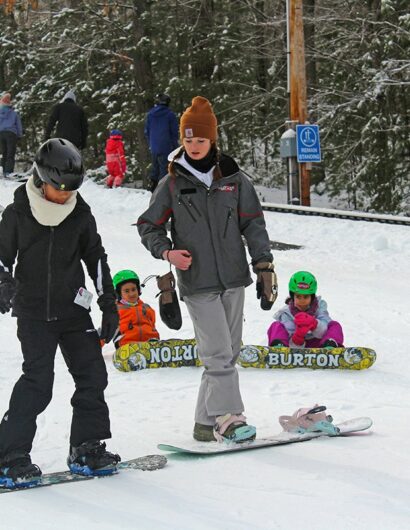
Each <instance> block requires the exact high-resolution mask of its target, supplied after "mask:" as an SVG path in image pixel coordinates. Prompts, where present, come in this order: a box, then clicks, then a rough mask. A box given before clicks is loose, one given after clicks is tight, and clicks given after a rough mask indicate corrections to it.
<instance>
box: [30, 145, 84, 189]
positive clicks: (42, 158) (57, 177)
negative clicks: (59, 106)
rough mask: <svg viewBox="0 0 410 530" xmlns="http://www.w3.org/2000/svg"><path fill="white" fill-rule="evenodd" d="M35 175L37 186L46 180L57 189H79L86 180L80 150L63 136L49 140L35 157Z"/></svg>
mask: <svg viewBox="0 0 410 530" xmlns="http://www.w3.org/2000/svg"><path fill="white" fill-rule="evenodd" d="M33 176H34V184H35V186H36V187H37V188H39V187H40V186H41V184H42V183H43V182H45V183H46V184H50V185H51V186H53V188H55V189H56V190H61V191H74V190H77V189H78V188H79V187H80V186H81V184H82V183H83V180H84V166H83V161H82V158H81V153H80V151H79V150H78V149H77V148H76V146H75V145H74V144H72V143H71V142H69V141H68V140H65V139H63V138H51V139H50V140H47V141H46V142H44V143H43V144H42V145H41V146H40V148H39V150H38V151H37V154H36V156H35V158H34V167H33Z"/></svg>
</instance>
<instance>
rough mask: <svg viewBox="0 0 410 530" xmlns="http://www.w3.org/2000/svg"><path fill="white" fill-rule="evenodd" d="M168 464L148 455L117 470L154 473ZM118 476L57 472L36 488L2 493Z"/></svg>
mask: <svg viewBox="0 0 410 530" xmlns="http://www.w3.org/2000/svg"><path fill="white" fill-rule="evenodd" d="M166 463H167V459H166V458H165V456H162V455H147V456H140V457H139V458H134V459H133V460H126V461H124V462H119V463H118V464H117V468H118V470H119V471H121V470H123V469H139V470H141V471H154V470H156V469H162V468H163V467H164V466H165V465H166ZM113 475H117V473H113V474H112V475H103V476H100V477H98V476H97V477H90V476H85V475H76V474H73V473H71V471H56V472H55V473H45V474H44V475H43V476H42V477H41V482H39V483H38V484H36V485H34V486H30V487H28V488H2V487H1V486H0V494H1V493H11V492H13V491H27V490H29V489H34V488H43V487H44V486H54V485H56V484H66V483H68V482H81V481H84V480H92V479H96V478H105V477H112V476H113Z"/></svg>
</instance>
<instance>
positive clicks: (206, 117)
mask: <svg viewBox="0 0 410 530" xmlns="http://www.w3.org/2000/svg"><path fill="white" fill-rule="evenodd" d="M217 126H218V122H217V120H216V116H215V114H214V111H213V110H212V105H211V104H210V103H209V101H208V100H207V99H206V98H203V97H202V96H196V97H194V99H193V100H192V105H191V106H190V107H188V108H187V109H186V111H185V112H184V113H183V114H182V116H181V120H180V123H179V134H180V136H181V140H183V139H184V138H208V139H209V140H211V142H215V141H216V139H217V138H218V129H217Z"/></svg>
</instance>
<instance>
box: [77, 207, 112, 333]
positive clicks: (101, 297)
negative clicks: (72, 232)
mask: <svg viewBox="0 0 410 530" xmlns="http://www.w3.org/2000/svg"><path fill="white" fill-rule="evenodd" d="M89 217H90V219H89V222H88V223H87V229H86V231H85V232H84V233H83V234H82V237H81V245H82V249H81V257H82V259H83V261H84V263H85V265H86V267H87V271H88V274H89V276H90V278H91V279H92V280H93V282H94V286H95V290H96V291H97V294H98V300H97V302H98V305H99V307H100V309H101V311H102V314H103V319H102V324H101V333H100V338H101V339H104V340H105V342H110V341H111V339H112V338H113V336H114V334H115V332H116V330H117V328H118V312H117V305H116V297H115V291H114V286H113V284H112V279H111V274H110V268H109V266H108V263H107V255H106V253H105V250H104V247H103V246H102V242H101V237H100V235H99V234H98V232H97V226H96V223H95V219H94V216H93V215H91V214H90V216H89Z"/></svg>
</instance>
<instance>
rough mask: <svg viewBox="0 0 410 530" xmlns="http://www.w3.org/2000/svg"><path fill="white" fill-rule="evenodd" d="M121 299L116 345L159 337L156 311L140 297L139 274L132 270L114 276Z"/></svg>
mask: <svg viewBox="0 0 410 530" xmlns="http://www.w3.org/2000/svg"><path fill="white" fill-rule="evenodd" d="M113 283H114V288H115V291H116V293H117V296H118V298H119V300H118V301H117V309H118V314H119V317H120V326H119V336H118V339H117V340H115V347H116V348H119V347H120V346H123V345H124V344H129V343H130V342H147V341H149V340H151V339H156V340H158V339H159V333H158V331H157V330H156V328H155V311H154V310H153V309H152V307H150V306H149V305H148V304H146V303H144V302H143V301H142V300H141V299H140V297H139V296H140V294H141V288H140V282H139V278H138V276H137V274H136V273H135V272H134V271H131V270H122V271H120V272H117V274H116V275H115V276H114V278H113Z"/></svg>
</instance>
